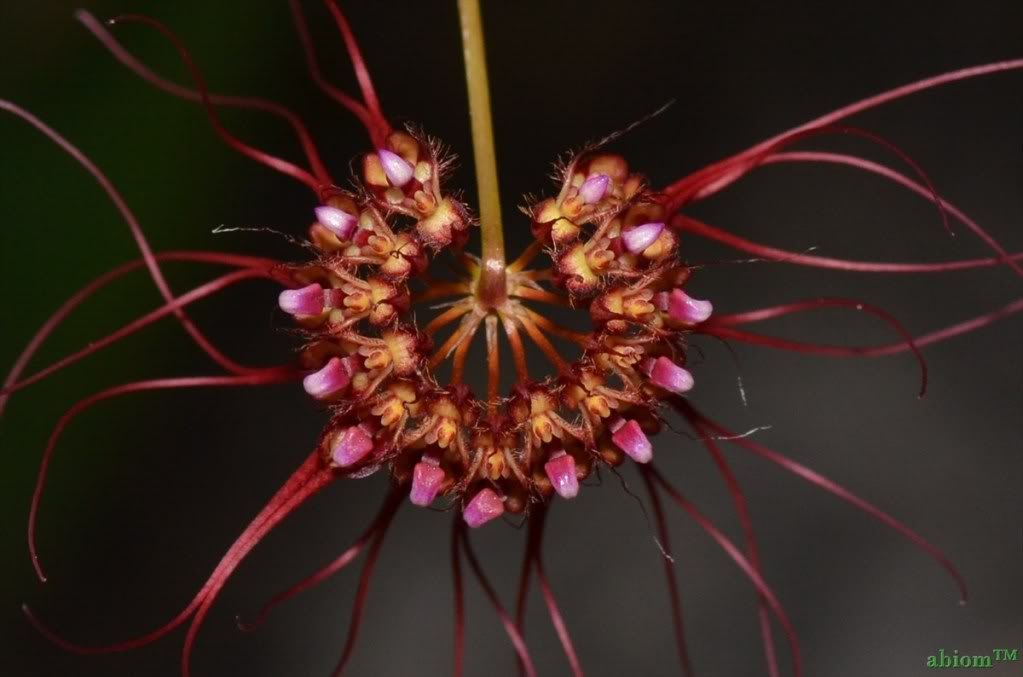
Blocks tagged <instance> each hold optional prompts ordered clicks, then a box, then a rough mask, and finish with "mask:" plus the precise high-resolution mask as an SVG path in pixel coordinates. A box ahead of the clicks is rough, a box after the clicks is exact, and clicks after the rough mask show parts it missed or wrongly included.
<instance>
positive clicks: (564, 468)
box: [543, 451, 579, 498]
mask: <svg viewBox="0 0 1023 677" xmlns="http://www.w3.org/2000/svg"><path fill="white" fill-rule="evenodd" d="M543 470H544V472H545V473H547V479H549V480H550V481H551V484H552V485H553V486H554V491H556V492H558V495H559V496H561V497H562V498H575V497H576V495H577V494H578V493H579V477H578V475H576V472H575V459H574V458H572V457H571V456H569V455H568V454H566V453H565V452H563V451H562V452H559V453H557V454H555V455H553V456H552V457H551V459H550V460H549V461H547V462H546V463H545V464H544V466H543Z"/></svg>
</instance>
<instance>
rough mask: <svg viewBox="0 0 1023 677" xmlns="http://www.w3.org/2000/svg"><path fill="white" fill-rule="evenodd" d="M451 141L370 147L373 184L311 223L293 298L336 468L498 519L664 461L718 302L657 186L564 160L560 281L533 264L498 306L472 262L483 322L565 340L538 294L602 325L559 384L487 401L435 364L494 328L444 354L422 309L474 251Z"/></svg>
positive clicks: (326, 445) (588, 161)
mask: <svg viewBox="0 0 1023 677" xmlns="http://www.w3.org/2000/svg"><path fill="white" fill-rule="evenodd" d="M438 149H439V145H438V144H436V143H435V142H429V141H427V140H425V138H424V137H422V136H419V135H413V134H410V133H406V132H393V133H391V134H390V135H389V136H388V137H387V140H386V145H385V147H382V148H379V149H377V150H376V151H375V152H372V153H368V154H366V155H365V156H364V158H363V162H362V172H361V177H360V178H361V182H360V184H359V185H358V186H357V189H356V191H355V192H346V191H341V190H339V189H331V190H329V191H327V192H326V193H325V195H324V200H323V204H322V205H321V206H319V207H317V208H316V210H315V213H316V222H315V223H314V224H313V225H312V226H311V228H310V231H309V239H310V241H311V243H312V244H313V246H314V247H315V248H316V250H317V251H318V253H319V256H318V258H317V259H316V260H314V261H312V262H310V263H306V264H302V265H292V266H289V267H288V269H287V277H288V279H290V280H292V282H293V285H294V288H292V289H287V290H285V291H283V292H281V294H280V297H279V305H280V308H281V310H283V311H284V312H286V313H288V314H290V315H292V316H293V317H294V319H295V321H296V322H297V323H298V324H299V325H300V326H301V327H302V328H303V329H304V330H305V331H306V333H307V335H308V337H309V340H308V342H307V343H306V345H305V347H304V348H303V350H302V353H301V362H302V364H303V366H304V367H305V368H306V369H308V370H310V371H309V373H308V375H307V376H305V378H304V381H303V385H304V387H305V390H306V392H307V393H308V394H309V395H310V396H312V397H314V398H316V399H317V400H321V401H323V402H325V403H327V404H328V405H329V406H330V407H331V411H332V413H333V416H332V419H331V421H330V423H329V424H328V426H327V430H326V432H325V434H324V435H323V439H322V442H321V453H322V456H323V459H324V461H325V462H326V463H327V464H329V465H330V466H331V467H334V468H338V469H341V470H343V471H345V472H346V473H349V474H357V475H359V476H362V475H365V474H368V473H370V472H372V471H374V470H376V469H377V468H379V467H381V466H384V465H387V466H389V467H390V470H391V473H392V474H393V476H394V477H395V479H396V480H397V482H398V483H399V484H402V485H404V484H406V483H407V485H408V486H409V497H410V500H411V501H412V503H414V504H416V505H420V506H428V505H430V504H431V503H432V502H433V501H434V499H435V498H437V497H438V496H447V497H450V498H452V499H455V500H457V501H460V502H461V504H462V510H463V514H464V518H465V521H466V522H467V523H468V524H469V525H471V526H480V525H482V524H484V523H486V522H488V521H490V520H491V519H493V518H495V517H498V516H500V515H501V514H503V513H504V512H505V511H510V512H514V513H519V512H522V511H523V510H525V509H527V507H528V506H529V504H530V503H531V502H536V501H545V500H548V499H549V498H550V497H551V496H552V495H553V494H554V493H557V494H558V495H560V496H562V497H564V498H572V497H574V496H575V495H576V494H577V493H578V491H579V481H580V480H581V479H584V478H585V477H587V476H588V475H589V474H590V472H591V471H592V469H593V465H594V463H595V462H598V461H600V462H604V463H608V464H611V465H618V464H620V463H621V462H622V460H623V459H624V457H625V456H628V457H629V458H631V459H632V460H634V461H636V462H637V463H647V462H649V461H650V459H651V458H652V447H651V444H650V441H649V439H648V437H647V436H648V435H649V434H652V433H655V432H657V430H658V429H659V421H658V418H657V415H656V412H655V407H654V403H655V402H656V401H657V398H658V396H659V395H663V394H664V393H674V394H681V393H685V392H686V391H688V390H689V389H690V388H692V386H693V377H692V375H691V374H690V373H689V372H688V371H687V370H686V369H685V367H684V366H683V365H684V364H685V354H686V344H685V336H686V333H687V331H688V330H689V329H691V328H692V327H693V326H694V325H697V324H699V323H701V322H704V321H705V320H707V319H708V318H709V316H710V314H711V304H710V303H709V302H707V301H702V300H698V299H694V298H692V297H690V296H689V295H688V294H686V292H685V291H684V290H683V286H684V284H685V282H686V281H687V280H688V278H689V274H690V270H689V269H688V268H687V267H686V266H684V265H682V264H681V263H680V262H679V260H678V257H677V250H678V238H677V235H675V234H674V233H673V232H672V230H671V229H669V228H667V227H666V225H665V222H664V219H665V210H664V207H663V206H662V205H661V203H660V202H659V201H658V199H657V196H656V195H654V194H652V193H651V192H650V191H649V190H647V188H646V185H645V181H644V180H643V178H642V177H641V176H639V175H637V174H632V173H630V172H629V169H628V164H627V163H626V161H625V160H624V159H623V158H621V157H620V156H618V155H611V154H607V153H594V152H590V153H584V154H581V155H579V156H577V157H576V158H575V160H573V161H572V162H571V163H569V164H568V165H567V166H566V167H565V168H564V170H563V183H562V186H561V189H560V192H559V194H558V196H557V197H556V198H552V199H548V200H544V201H542V202H540V203H538V204H537V205H535V206H534V207H533V208H532V209H531V210H530V212H531V213H532V215H533V225H532V228H533V233H534V235H535V237H536V246H544V247H547V248H548V250H549V252H550V254H551V259H552V261H553V263H554V266H553V269H552V270H553V274H552V275H550V277H551V279H552V281H553V283H554V286H555V289H554V290H546V289H543V288H542V287H540V285H539V283H538V282H537V281H536V280H535V279H534V278H535V277H538V276H536V275H531V272H533V271H522V272H519V273H512V274H511V275H509V278H508V281H507V286H508V289H507V290H506V293H507V296H508V298H506V299H503V300H502V301H501V302H500V303H499V304H498V305H497V307H496V308H493V309H491V308H481V307H480V302H479V299H478V298H477V297H476V296H474V295H473V294H471V293H470V292H471V291H472V289H473V280H472V272H471V270H470V271H469V273H468V275H469V277H468V279H466V280H465V281H464V282H463V286H462V287H461V289H462V290H465V292H466V294H465V296H464V297H463V299H462V300H461V301H460V302H458V301H456V305H461V306H464V308H465V309H466V311H467V312H466V314H470V315H472V316H475V317H477V318H478V317H479V316H485V315H487V314H489V313H490V312H491V311H494V312H497V313H498V314H499V315H500V317H501V319H502V321H503V322H504V323H505V327H506V329H507V330H509V331H510V332H511V333H510V334H509V337H511V336H513V335H515V334H517V332H518V330H519V329H520V328H521V329H524V330H525V333H526V334H527V335H528V336H529V337H530V338H532V339H533V340H534V341H535V342H537V343H538V344H540V345H542V346H549V345H550V344H549V343H548V342H546V339H545V338H544V336H543V330H542V327H547V328H548V329H551V328H552V327H553V324H552V323H550V322H549V321H548V320H546V319H545V318H544V317H543V316H542V315H540V314H539V313H535V312H533V311H532V310H529V309H527V308H525V306H524V305H523V302H524V301H525V300H527V298H528V296H529V294H530V292H533V293H534V294H535V293H539V294H544V295H548V297H549V298H553V299H560V300H562V301H564V302H566V303H569V304H571V305H575V306H581V305H582V304H589V309H590V317H591V319H592V323H593V327H594V329H593V331H592V332H591V333H590V334H588V335H585V338H578V339H577V342H578V343H580V344H581V346H582V348H583V349H582V351H581V354H580V356H579V357H578V359H576V360H575V361H574V362H572V363H566V362H564V361H563V360H560V361H558V360H556V364H557V366H558V367H559V373H557V375H555V376H549V377H547V378H545V379H542V380H540V381H531V380H528V379H526V378H522V379H520V381H519V382H518V383H517V384H516V386H515V387H514V388H513V392H512V393H511V395H510V396H509V397H500V396H498V395H497V394H496V393H495V392H491V393H488V397H487V398H486V399H485V400H483V399H480V398H477V397H476V396H475V395H474V394H473V393H472V392H471V391H470V389H469V388H468V387H467V386H465V385H464V384H461V383H451V384H449V385H446V386H445V385H441V384H440V383H439V381H438V379H437V378H435V376H434V371H433V367H435V366H436V365H437V364H439V362H441V361H443V359H444V358H446V357H447V354H448V353H449V352H450V351H452V350H456V351H457V349H458V348H459V347H460V346H461V345H463V344H466V345H467V343H468V341H470V340H471V339H472V336H473V334H474V333H475V330H476V327H478V326H479V324H480V323H479V322H478V321H477V322H476V324H475V325H469V326H468V327H467V328H466V329H467V330H466V331H462V332H461V333H459V332H456V335H455V337H453V338H455V339H456V342H455V343H454V344H451V345H449V346H448V347H447V349H446V350H445V351H443V352H441V353H439V354H438V356H437V357H438V358H439V359H434V360H431V359H430V358H429V352H430V350H431V348H432V342H431V340H430V337H429V336H428V335H426V334H424V333H423V332H421V331H420V330H419V329H418V328H417V327H416V325H415V322H414V321H413V320H412V319H411V313H410V310H411V298H412V294H411V292H410V289H409V282H410V280H411V279H412V278H414V277H416V276H419V275H422V274H424V273H425V272H426V271H427V267H428V263H429V261H430V259H431V257H433V256H434V255H435V254H436V253H437V252H438V251H440V250H441V249H444V248H447V247H452V248H454V249H460V247H461V245H462V244H464V242H465V240H466V236H467V233H468V230H467V226H468V224H469V222H470V219H469V216H468V212H467V209H466V207H465V206H464V205H462V204H461V203H460V202H458V201H457V200H456V199H454V198H452V197H451V196H450V195H448V194H446V193H445V192H443V190H442V186H441V178H442V175H443V170H444V167H445V165H446V161H445V160H443V159H442V157H441V153H440V152H439V150H438ZM534 248H535V247H534ZM477 277H478V275H477ZM559 289H561V290H564V292H565V294H564V295H562V294H560V293H559V291H558V290H559ZM453 291H455V292H456V295H457V291H458V290H457V289H456V290H453ZM523 297H527V298H523ZM513 347H514V345H513ZM462 352H464V348H463V349H462ZM552 356H553V355H552Z"/></svg>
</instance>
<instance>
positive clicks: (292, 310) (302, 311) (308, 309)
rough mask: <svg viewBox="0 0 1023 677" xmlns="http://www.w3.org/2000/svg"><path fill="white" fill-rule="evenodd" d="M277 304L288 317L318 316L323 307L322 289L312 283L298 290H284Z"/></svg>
mask: <svg viewBox="0 0 1023 677" xmlns="http://www.w3.org/2000/svg"><path fill="white" fill-rule="evenodd" d="M277 303H278V305H279V306H280V308H281V310H283V311H284V312H286V313H288V314H289V315H319V314H320V313H322V312H323V306H324V294H323V287H321V286H320V285H319V284H318V283H316V282H313V283H312V284H309V285H306V286H305V287H302V288H300V289H285V290H284V291H282V292H281V293H280V296H278V297H277Z"/></svg>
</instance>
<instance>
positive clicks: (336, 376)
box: [302, 357, 352, 399]
mask: <svg viewBox="0 0 1023 677" xmlns="http://www.w3.org/2000/svg"><path fill="white" fill-rule="evenodd" d="M351 380H352V375H351V373H350V372H349V370H348V365H347V364H345V363H344V362H343V361H342V360H341V358H340V357H332V358H330V360H329V361H328V362H327V364H325V365H324V366H323V368H322V369H320V370H319V371H314V372H313V373H311V374H309V375H308V376H306V377H305V378H304V379H302V387H303V388H305V391H306V392H307V393H309V394H310V395H312V396H313V397H315V398H317V399H321V398H324V397H330V396H331V395H333V394H334V393H337V392H340V391H342V390H344V388H345V386H347V385H348V383H349V381H351Z"/></svg>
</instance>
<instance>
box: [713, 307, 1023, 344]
mask: <svg viewBox="0 0 1023 677" xmlns="http://www.w3.org/2000/svg"><path fill="white" fill-rule="evenodd" d="M765 310H770V309H765ZM1021 311H1023V298H1021V299H1016V300H1015V301H1011V302H1009V303H1008V304H1006V305H1004V306H1002V307H1001V308H998V309H997V310H993V311H991V312H989V313H984V314H983V315H978V316H977V317H973V318H970V319H968V320H963V321H962V322H957V323H956V324H953V325H950V326H948V327H945V328H943V329H938V330H936V331H932V332H929V333H927V334H921V335H920V336H917V337H915V338H914V339H913V343H914V345H916V347H917V348H918V349H919V348H924V347H926V346H929V345H931V344H933V343H939V342H941V341H947V340H948V339H950V338H953V337H955V336H959V335H960V334H966V333H969V332H971V331H975V330H977V329H980V328H981V327H985V326H987V325H989V324H992V323H994V322H997V321H998V320H1001V319H1005V318H1007V317H1011V316H1012V315H1015V314H1016V313H1019V312H1021ZM704 333H707V334H710V335H712V336H717V337H719V338H730V339H735V340H737V341H743V342H746V343H754V344H758V345H765V346H769V347H771V348H778V349H780V350H792V351H796V352H801V353H816V354H818V355H831V356H834V357H882V356H885V355H894V354H896V353H901V352H904V351H906V350H909V349H910V346H909V344H908V343H907V342H905V341H899V342H897V343H889V344H886V345H880V346H827V345H820V344H816V343H803V342H800V341H789V340H786V339H780V338H777V337H774V336H764V335H761V334H754V333H752V332H747V331H741V330H738V329H732V328H730V327H709V328H708V329H707V331H705V332H704Z"/></svg>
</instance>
